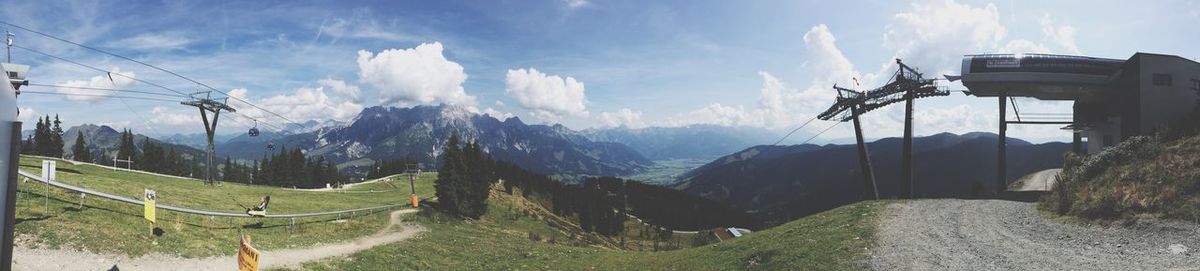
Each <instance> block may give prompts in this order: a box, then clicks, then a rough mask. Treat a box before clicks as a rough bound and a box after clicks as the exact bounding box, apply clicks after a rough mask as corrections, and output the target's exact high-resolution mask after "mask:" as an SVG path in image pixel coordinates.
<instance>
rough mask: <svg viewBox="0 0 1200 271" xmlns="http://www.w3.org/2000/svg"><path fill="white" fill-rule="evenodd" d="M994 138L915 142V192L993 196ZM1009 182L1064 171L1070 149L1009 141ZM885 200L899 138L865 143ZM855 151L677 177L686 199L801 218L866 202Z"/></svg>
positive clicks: (894, 187)
mask: <svg viewBox="0 0 1200 271" xmlns="http://www.w3.org/2000/svg"><path fill="white" fill-rule="evenodd" d="M996 139H997V136H996V135H995V134H990V133H968V134H964V135H955V134H951V133H942V134H936V135H931V136H927V137H918V138H914V142H913V148H914V150H913V167H914V168H913V178H914V180H915V190H916V193H917V194H918V195H921V196H924V197H969V196H971V195H972V194H973V193H977V192H986V191H991V190H992V189H993V187H994V186H995V178H996V158H997V156H996ZM1008 142H1009V143H1008V177H1009V180H1008V181H1010V182H1011V181H1013V180H1015V179H1016V178H1019V177H1021V176H1023V175H1025V174H1028V173H1031V172H1034V171H1038V170H1042V169H1048V168H1057V167H1060V166H1061V165H1062V159H1063V154H1064V153H1065V152H1067V151H1068V150H1069V149H1070V144H1067V143H1061V142H1051V143H1043V144H1036V145H1035V144H1030V143H1029V142H1025V141H1022V140H1019V139H1012V138H1010V139H1008ZM867 145H868V146H867V147H868V150H869V151H870V154H871V162H872V165H873V167H874V172H875V176H876V182H877V184H878V187H879V191H880V196H881V197H883V198H890V197H895V196H897V195H899V193H898V191H899V189H900V186H899V181H900V172H901V168H900V154H901V152H900V151H901V139H900V138H884V139H880V140H877V141H875V142H871V143H868V144H867ZM856 148H857V147H856V146H855V145H825V146H816V145H793V146H755V147H751V148H747V149H745V150H743V151H740V152H737V153H734V154H730V155H727V156H725V157H721V158H719V159H716V160H714V161H713V162H711V163H709V164H706V165H704V166H701V167H699V168H697V169H695V170H692V171H691V172H688V173H686V174H684V175H682V176H681V177H680V180H679V181H680V182H679V183H678V184H677V185H675V186H674V187H675V188H676V189H680V190H683V191H686V192H689V193H693V194H697V195H700V196H703V197H707V198H710V199H713V200H717V201H721V202H725V203H727V204H730V205H732V206H734V207H735V208H739V209H742V210H747V211H750V212H753V213H758V214H759V215H762V216H767V217H775V218H776V219H780V218H790V217H798V216H803V215H807V214H812V213H815V212H819V211H823V210H827V209H830V208H833V207H836V206H841V205H844V204H847V203H851V202H855V201H858V200H861V199H863V193H862V192H863V178H862V172H861V169H860V167H859V164H858V154H857V149H856Z"/></svg>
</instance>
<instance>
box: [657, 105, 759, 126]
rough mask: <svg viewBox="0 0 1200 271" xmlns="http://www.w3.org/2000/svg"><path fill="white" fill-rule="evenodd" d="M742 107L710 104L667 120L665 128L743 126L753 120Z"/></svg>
mask: <svg viewBox="0 0 1200 271" xmlns="http://www.w3.org/2000/svg"><path fill="white" fill-rule="evenodd" d="M750 115H751V114H750V113H748V112H746V108H744V107H742V106H740V105H739V106H725V105H721V103H715V102H714V103H711V104H709V105H708V106H705V107H704V108H700V109H697V110H694V111H691V112H688V113H684V114H679V115H675V116H672V117H669V118H667V121H666V126H687V125H692V124H713V125H721V126H743V125H747V124H749V123H750V122H751V121H750V120H751V119H753V118H752V117H751V116H750Z"/></svg>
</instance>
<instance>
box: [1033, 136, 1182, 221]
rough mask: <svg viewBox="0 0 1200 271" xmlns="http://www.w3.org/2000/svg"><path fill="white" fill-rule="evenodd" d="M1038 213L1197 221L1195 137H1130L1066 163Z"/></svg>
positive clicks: (1093, 217)
mask: <svg viewBox="0 0 1200 271" xmlns="http://www.w3.org/2000/svg"><path fill="white" fill-rule="evenodd" d="M1061 176H1062V179H1061V180H1060V182H1059V183H1058V184H1057V185H1055V187H1054V191H1052V192H1051V193H1050V194H1048V195H1046V196H1045V197H1043V198H1042V202H1041V207H1043V208H1044V209H1047V210H1051V211H1055V212H1057V213H1059V214H1063V215H1071V216H1077V217H1082V218H1088V219H1131V218H1137V217H1161V218H1171V219H1181V220H1187V221H1200V136H1189V137H1182V138H1178V139H1163V138H1161V137H1135V138H1131V139H1129V140H1126V141H1125V142H1122V143H1121V144H1118V145H1117V146H1114V147H1110V148H1107V149H1105V150H1104V151H1102V152H1101V153H1097V154H1094V155H1089V156H1086V157H1083V158H1082V159H1079V158H1073V157H1068V159H1067V162H1066V165H1065V166H1064V169H1063V175H1061Z"/></svg>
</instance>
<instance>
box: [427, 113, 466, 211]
mask: <svg viewBox="0 0 1200 271" xmlns="http://www.w3.org/2000/svg"><path fill="white" fill-rule="evenodd" d="M460 151H461V149H459V148H458V132H454V133H452V134H450V139H449V140H447V141H446V148H445V150H444V151H443V152H442V161H441V162H442V166H441V168H440V169H438V176H437V181H435V182H434V190H435V191H434V193H435V194H436V195H437V198H438V208H440V209H442V210H445V211H447V212H450V213H454V214H457V213H459V211H458V204H459V200H460V199H459V198H460V194H461V192H460V191H461V190H462V187H463V185H464V181H463V180H462V179H463V177H464V176H462V173H461V172H460V171H461V170H462V169H463V167H464V165H463V164H462V160H461V159H460V158H459V156H460V154H459V152H460Z"/></svg>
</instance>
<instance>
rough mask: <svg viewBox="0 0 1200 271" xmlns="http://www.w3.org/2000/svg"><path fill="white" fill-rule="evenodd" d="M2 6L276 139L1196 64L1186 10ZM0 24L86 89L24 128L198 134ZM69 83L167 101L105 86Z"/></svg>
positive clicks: (40, 77) (721, 118) (691, 111)
mask: <svg viewBox="0 0 1200 271" xmlns="http://www.w3.org/2000/svg"><path fill="white" fill-rule="evenodd" d="M0 6H3V7H5V8H3V9H0V21H4V22H8V23H12V24H15V25H19V26H22V27H26V28H30V29H34V30H37V31H41V32H44V33H47V34H51V35H54V36H58V37H61V38H63V39H67V40H70V41H74V42H77V43H81V44H85V45H88V46H92V47H95V48H99V49H102V50H106V51H110V52H113V53H116V54H118V55H121V56H125V57H129V58H132V59H135V60H138V61H141V62H145V63H149V64H152V65H155V66H158V67H161V68H164V69H166V70H170V71H172V72H175V73H178V74H182V75H184V76H187V77H189V78H192V79H195V80H196V81H199V82H202V83H204V84H205V85H208V86H212V87H213V88H215V89H218V90H220V91H221V92H225V93H228V94H229V95H231V96H234V97H235V98H237V99H231V100H230V101H229V103H230V105H232V106H234V108H237V109H238V110H239V114H240V115H239V116H233V115H223V116H222V119H221V121H220V124H221V125H220V127H219V128H218V133H222V134H230V133H244V132H245V130H246V129H247V128H249V127H250V126H254V121H253V120H255V119H256V120H258V122H259V124H258V126H259V128H262V129H267V130H275V129H278V127H282V126H285V125H288V124H287V123H288V122H289V121H294V122H305V121H308V120H316V121H319V122H325V121H331V120H333V121H349V120H352V119H353V118H354V117H355V116H356V115H357V113H359V112H360V111H361V110H362V109H363V108H366V107H372V106H398V107H408V106H414V105H423V104H425V105H434V104H443V103H446V104H455V105H460V106H463V107H466V108H468V109H469V110H471V111H474V112H478V113H485V114H489V115H492V116H495V117H497V118H500V119H504V118H508V117H514V116H515V117H519V118H520V119H521V120H522V121H525V122H526V123H546V124H549V123H561V124H563V125H566V126H567V127H570V128H572V129H578V130H582V129H590V128H607V127H616V126H621V125H624V126H627V127H633V128H641V127H650V126H684V125H691V124H716V125H725V126H745V127H758V128H767V129H770V130H773V131H777V132H781V133H782V132H786V131H789V130H792V129H795V128H796V127H799V126H800V125H801V124H802V123H804V122H805V121H807V120H809V119H811V118H813V117H814V116H815V115H816V114H817V113H819V112H821V111H823V110H824V109H825V108H827V107H828V106H829V105H831V104H832V103H833V102H834V97H835V95H836V93H835V92H834V91H833V89H832V86H833V85H834V84H837V85H839V86H852V87H855V88H861V89H869V88H874V87H878V86H880V85H882V84H884V83H886V82H887V80H888V77H889V76H891V74H892V73H894V72H895V69H896V65H895V60H894V59H896V58H900V59H903V61H904V62H905V63H906V64H908V65H910V66H913V67H916V68H918V69H920V71H921V72H922V73H924V74H925V75H926V76H927V77H939V76H940V75H943V74H952V75H954V74H958V73H959V72H960V71H959V68H960V67H959V66H960V63H961V59H962V56H963V55H965V54H977V53H997V52H1021V53H1056V54H1072V55H1087V56H1096V57H1106V58H1118V59H1125V58H1128V57H1130V56H1131V55H1133V53H1135V52H1154V53H1164V54H1174V55H1180V56H1183V57H1186V58H1189V59H1196V58H1197V57H1200V46H1196V44H1200V28H1197V27H1195V26H1196V25H1198V24H1200V2H1197V1H1142V2H1137V3H1136V4H1135V3H1133V2H1129V1H1115V2H1105V1H961V0H957V1H952V0H930V1H925V0H917V1H911V2H909V1H882V0H879V1H707V0H701V1H623V0H611V1H610V0H531V1H503V0H502V1H455V0H448V1H228V2H226V1H164V2H157V1H66V2H58V1H0ZM0 27H4V26H0ZM7 29H8V30H9V31H11V32H13V33H14V34H15V35H16V37H15V39H14V43H15V44H16V45H18V46H20V47H19V48H18V47H14V48H12V49H11V54H12V62H15V63H21V64H28V65H31V66H32V68H31V70H30V73H29V75H28V79H29V80H30V81H31V82H32V83H37V84H44V85H51V86H27V87H25V88H23V89H22V90H23V91H40V92H57V93H67V94H88V95H99V96H60V95H44V94H33V93H30V94H23V95H21V96H20V98H19V101H18V104H19V106H20V107H21V109H22V119H23V120H24V121H26V122H27V123H30V124H27V126H29V127H32V124H31V121H34V120H35V118H34V116H37V115H46V114H57V115H59V116H60V117H61V118H62V119H63V120H64V122H65V123H66V125H67V126H73V125H78V124H82V123H96V124H106V125H111V126H114V127H117V128H118V129H119V128H130V129H133V130H134V131H135V132H138V133H143V134H147V135H151V136H166V135H170V134H175V133H183V134H194V133H202V132H203V128H202V125H201V124H200V122H199V114H197V109H196V108H193V107H187V106H184V105H181V104H179V103H178V102H170V101H147V100H139V99H130V98H121V97H127V96H139V97H156V98H164V99H168V100H180V101H182V100H184V99H186V98H185V97H182V96H178V94H177V93H175V92H172V91H178V92H182V93H194V92H200V91H203V90H207V89H206V88H205V87H202V86H200V85H197V84H194V83H192V82H189V81H187V80H184V79H182V78H180V77H175V76H173V75H170V74H167V73H165V72H162V71H158V70H155V69H153V68H150V67H147V66H143V65H141V64H138V63H134V62H132V61H128V60H123V59H120V58H117V57H113V56H108V55H104V54H100V53H96V52H94V51H89V50H87V49H83V48H80V47H77V46H74V45H70V44H67V43H63V42H59V41H55V40H52V39H48V38H45V37H42V36H39V35H37V34H34V33H29V32H26V31H24V30H21V29H15V28H13V27H7ZM22 48H30V49H34V50H37V51H39V52H45V53H48V54H51V55H54V56H56V57H61V58H64V59H69V60H71V61H75V62H79V63H83V64H87V65H89V66H93V67H98V68H100V69H102V70H104V71H105V72H100V71H96V70H92V69H88V68H85V67H81V66H78V65H74V64H71V63H68V62H65V61H62V60H57V59H54V58H51V57H47V56H43V55H39V54H37V53H35V52H32V51H28V50H25V49H22ZM856 79H857V80H858V82H859V85H855V80H856ZM943 83H946V82H943ZM156 85H157V86H156ZM158 86H163V87H165V88H170V89H171V90H167V89H164V88H160V87H158ZM69 87H92V88H116V89H128V90H138V91H145V92H153V93H160V94H166V95H176V96H163V95H157V94H155V95H152V96H151V95H150V94H133V93H120V94H118V95H117V96H112V95H113V94H114V93H113V92H109V91H101V90H91V89H73V88H69ZM946 87H947V88H950V89H952V90H962V89H965V88H963V87H962V86H961V84H953V83H946ZM105 95H108V97H105ZM201 95H203V94H201ZM211 95H212V97H223V96H225V95H223V94H221V93H216V92H214V93H211ZM238 100H244V101H248V102H250V103H253V104H254V105H257V106H259V107H262V108H265V109H267V110H269V111H271V112H275V113H278V114H280V115H282V116H283V117H285V118H286V119H287V120H284V119H283V118H280V117H277V116H274V115H273V114H269V113H266V112H263V110H259V109H258V108H255V107H253V106H250V105H247V104H245V103H242V102H240V101H238ZM1017 104H1018V106H1019V108H1020V110H1021V111H1023V112H1037V113H1063V112H1067V113H1069V112H1070V110H1071V103H1069V102H1055V101H1038V100H1033V99H1028V98H1022V99H1017ZM914 105H915V111H916V114H915V118H914V124H915V127H914V130H915V133H916V134H917V135H918V136H920V135H929V134H936V133H941V132H953V133H965V132H972V131H985V132H995V131H996V130H997V128H996V126H997V121H998V116H997V115H996V114H997V112H996V111H997V105H996V100H995V99H994V98H987V99H985V98H977V97H973V96H966V95H964V94H962V93H953V94H952V95H951V96H948V97H934V98H926V99H921V100H917V101H916V102H915V104H914ZM1009 112H1010V114H1011V112H1012V110H1009ZM903 117H904V115H903V105H902V104H895V105H893V106H890V107H887V108H884V109H880V110H876V111H872V112H869V113H867V114H865V115H863V117H862V120H863V125H864V130H865V132H864V134H865V136H866V137H867V138H882V137H895V136H900V135H901V134H902V131H903V124H902V120H903ZM1010 118H1011V116H1010ZM835 124H836V123H834V122H824V121H819V120H818V121H815V122H813V123H812V124H810V125H808V126H805V127H804V128H803V129H802V132H801V134H816V133H818V132H821V131H824V130H826V129H827V128H828V132H826V133H823V134H821V135H820V136H819V137H818V138H817V139H816V141H814V143H820V142H822V141H824V142H829V141H838V140H844V139H846V138H850V137H853V131H852V130H851V129H850V128H851V127H850V125H838V126H834V125H835ZM831 127H832V128H831ZM1009 135H1010V136H1013V137H1019V138H1024V139H1028V140H1031V141H1035V142H1044V141H1069V140H1070V138H1071V135H1070V133H1069V132H1066V131H1062V130H1060V129H1059V127H1058V126H1033V125H1016V126H1012V127H1010V129H1009ZM765 143H769V142H764V144H765Z"/></svg>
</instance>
